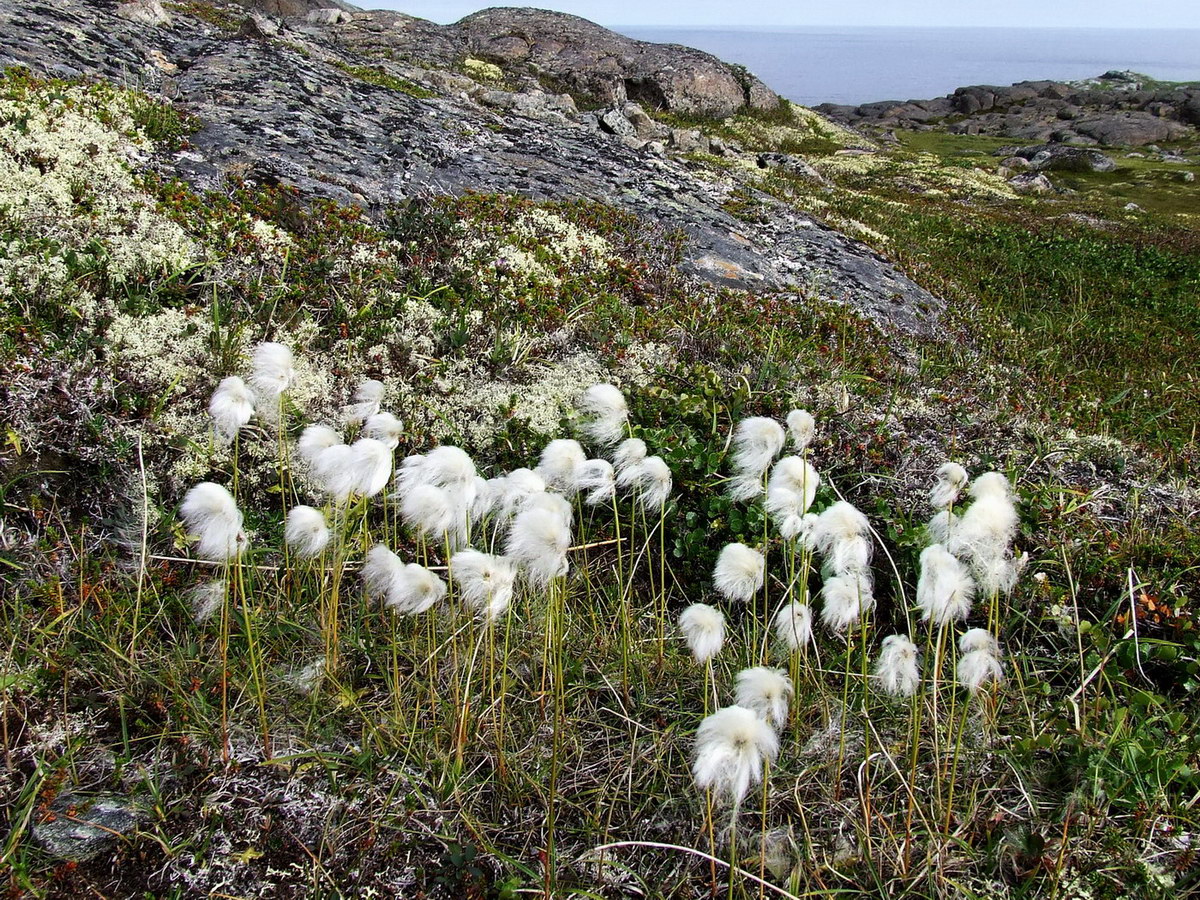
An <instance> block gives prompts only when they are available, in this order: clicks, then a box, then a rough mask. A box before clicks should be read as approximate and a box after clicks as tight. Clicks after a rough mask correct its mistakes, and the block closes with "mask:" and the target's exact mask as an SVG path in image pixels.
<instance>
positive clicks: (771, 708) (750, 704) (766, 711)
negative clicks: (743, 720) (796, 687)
mask: <svg viewBox="0 0 1200 900" xmlns="http://www.w3.org/2000/svg"><path fill="white" fill-rule="evenodd" d="M792 694H793V688H792V679H790V678H788V676H787V674H786V673H785V672H784V671H783V669H772V668H769V667H767V666H755V667H754V668H752V669H742V671H740V672H738V675H737V695H736V696H737V705H738V706H744V707H746V709H752V710H754V712H756V713H757V714H758V715H759V716H761V717H762V718H763V719H765V720H766V722H767V724H768V725H770V726H772V727H773V728H776V729H778V728H781V727H782V726H783V724H784V723H785V722H787V715H788V703H790V702H791V699H792Z"/></svg>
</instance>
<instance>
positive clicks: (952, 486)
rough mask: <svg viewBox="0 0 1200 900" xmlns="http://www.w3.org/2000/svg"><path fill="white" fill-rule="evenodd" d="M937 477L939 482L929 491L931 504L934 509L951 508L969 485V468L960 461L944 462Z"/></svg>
mask: <svg viewBox="0 0 1200 900" xmlns="http://www.w3.org/2000/svg"><path fill="white" fill-rule="evenodd" d="M935 477H936V478H937V482H936V483H935V484H934V486H933V489H932V490H930V492H929V505H930V506H932V507H933V508H934V509H949V508H950V507H951V506H953V505H954V504H955V503H956V502H957V501H958V497H959V494H961V493H962V491H963V488H965V487H966V486H967V481H968V480H969V476H968V475H967V470H966V469H964V468H963V467H962V466H960V465H959V464H958V463H954V462H948V463H943V464H942V465H941V466H940V467H939V468H938V470H937V473H936V476H935Z"/></svg>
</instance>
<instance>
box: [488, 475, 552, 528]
mask: <svg viewBox="0 0 1200 900" xmlns="http://www.w3.org/2000/svg"><path fill="white" fill-rule="evenodd" d="M500 487H501V488H502V492H501V494H500V503H499V508H500V515H501V516H503V517H504V518H506V519H510V518H512V517H513V516H514V515H515V514H516V513H517V511H518V510H519V509H521V507H522V506H524V505H525V501H526V500H528V499H529V498H530V497H532V496H533V495H534V494H544V493H545V492H546V481H545V479H544V478H542V476H541V475H539V474H537V473H536V472H534V471H533V470H532V469H513V470H512V471H511V472H509V473H508V474H507V475H505V476H503V479H502V484H501V485H500Z"/></svg>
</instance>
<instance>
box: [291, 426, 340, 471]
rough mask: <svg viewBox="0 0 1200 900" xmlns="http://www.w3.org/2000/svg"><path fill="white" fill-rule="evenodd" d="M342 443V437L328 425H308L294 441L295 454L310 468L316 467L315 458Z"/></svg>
mask: <svg viewBox="0 0 1200 900" xmlns="http://www.w3.org/2000/svg"><path fill="white" fill-rule="evenodd" d="M341 443H343V441H342V436H341V435H340V434H339V433H338V432H336V431H334V430H333V429H332V428H330V427H329V426H328V425H309V426H308V427H307V428H305V429H304V431H302V432H300V439H299V440H298V441H296V452H297V453H299V454H300V458H301V459H302V460H304V461H305V462H306V463H308V464H309V465H310V466H314V467H315V466H316V463H317V457H319V456H320V455H321V453H323V452H324V451H325V450H328V449H329V448H330V447H336V446H338V445H339V444H341Z"/></svg>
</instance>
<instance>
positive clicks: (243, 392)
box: [208, 375, 254, 441]
mask: <svg viewBox="0 0 1200 900" xmlns="http://www.w3.org/2000/svg"><path fill="white" fill-rule="evenodd" d="M208 414H209V415H210V416H211V417H212V420H213V427H214V428H215V429H216V431H217V433H218V434H220V435H221V436H222V437H224V438H225V439H226V440H229V441H232V440H233V439H234V438H235V437H236V436H237V433H238V432H239V431H241V430H242V428H243V427H245V425H246V424H247V423H249V421H250V419H251V418H253V417H254V393H253V392H252V391H251V390H250V388H248V387H247V386H246V382H244V381H242V379H240V378H238V377H237V376H236V375H230V376H229V377H228V378H224V379H222V380H221V383H220V384H218V385H217V389H216V390H215V391H213V395H212V398H211V399H210V400H209V401H208Z"/></svg>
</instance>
